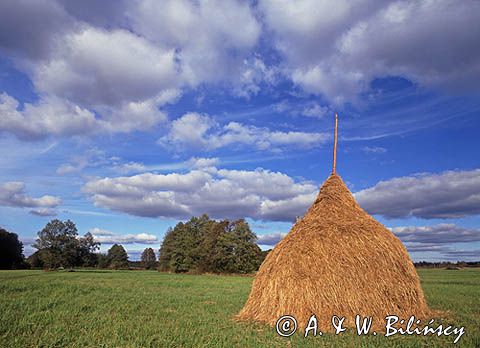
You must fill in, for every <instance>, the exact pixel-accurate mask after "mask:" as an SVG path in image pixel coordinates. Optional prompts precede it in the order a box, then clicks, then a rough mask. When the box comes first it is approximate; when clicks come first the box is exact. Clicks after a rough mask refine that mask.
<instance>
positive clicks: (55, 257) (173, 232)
mask: <svg viewBox="0 0 480 348" xmlns="http://www.w3.org/2000/svg"><path fill="white" fill-rule="evenodd" d="M256 239H257V237H256V235H255V233H253V232H252V231H251V230H250V227H249V225H248V223H247V222H245V220H237V221H229V220H222V221H215V220H212V219H210V218H209V217H208V216H207V215H203V216H201V217H198V218H197V217H193V218H191V219H190V220H189V221H188V222H185V223H183V222H180V223H178V224H177V225H176V226H175V227H174V228H170V229H169V230H168V231H167V234H166V235H165V238H164V240H163V242H162V244H161V247H160V250H159V260H158V261H157V258H156V255H155V251H154V250H153V249H152V248H146V249H145V250H144V251H143V253H142V255H141V261H140V262H134V261H130V260H129V259H128V254H127V252H126V250H125V248H124V247H123V246H122V245H120V244H114V245H113V246H112V247H111V248H110V249H109V250H108V251H107V253H106V254H105V253H100V252H98V250H99V249H100V243H99V242H97V241H96V240H95V238H94V236H93V235H92V234H91V233H90V232H88V233H86V234H85V235H84V236H82V237H81V236H79V234H78V230H77V227H76V225H75V223H74V222H72V221H71V220H66V221H61V220H58V219H54V220H52V221H50V222H48V223H47V224H46V225H45V227H44V228H43V229H42V230H40V231H39V232H38V233H37V239H36V241H35V243H34V244H33V245H32V246H33V247H34V248H36V249H37V250H36V251H35V252H34V253H33V254H32V255H30V256H29V257H28V258H25V257H24V255H23V244H22V242H21V241H20V240H19V239H18V235H17V234H15V233H11V232H8V231H6V230H5V229H3V228H0V269H18V268H30V267H32V268H42V269H59V268H64V269H65V268H70V269H72V268H75V267H96V268H111V269H128V268H139V267H140V268H145V269H158V270H160V271H168V272H214V273H251V272H254V271H256V270H257V269H258V267H259V266H260V264H261V263H262V261H263V259H264V257H265V255H266V253H265V252H262V251H261V250H260V248H259V247H258V246H257V244H256Z"/></svg>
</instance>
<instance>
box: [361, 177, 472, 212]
mask: <svg viewBox="0 0 480 348" xmlns="http://www.w3.org/2000/svg"><path fill="white" fill-rule="evenodd" d="M355 198H356V199H357V201H358V203H359V204H360V205H361V206H362V208H364V209H365V210H367V211H368V212H369V213H370V214H378V215H383V216H385V217H387V218H403V217H409V216H414V217H418V218H422V219H435V218H444V219H448V218H460V217H465V216H473V215H478V214H480V169H474V170H470V171H446V172H443V173H440V174H418V175H412V176H405V177H400V178H394V179H390V180H386V181H380V182H379V183H378V184H376V185H375V186H373V187H371V188H368V189H365V190H362V191H359V192H357V193H355Z"/></svg>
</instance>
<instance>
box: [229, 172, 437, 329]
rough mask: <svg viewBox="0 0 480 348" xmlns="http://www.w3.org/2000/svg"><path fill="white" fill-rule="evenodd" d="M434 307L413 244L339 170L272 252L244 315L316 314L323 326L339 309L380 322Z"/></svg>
mask: <svg viewBox="0 0 480 348" xmlns="http://www.w3.org/2000/svg"><path fill="white" fill-rule="evenodd" d="M428 313H429V310H428V307H427V305H426V302H425V299H424V295H423V291H422V289H421V287H420V281H419V278H418V275H417V273H416V271H415V268H414V266H413V263H412V261H411V260H410V257H409V255H408V253H407V250H406V249H405V247H404V246H403V244H402V243H401V242H400V240H399V239H398V238H397V237H395V236H394V235H393V233H392V232H391V231H389V230H388V229H387V228H385V227H384V226H383V225H382V224H380V223H379V222H378V221H376V220H375V219H374V218H373V217H371V216H370V215H368V214H367V213H366V212H365V211H364V210H363V209H362V208H361V207H360V206H359V205H358V204H357V202H356V201H355V199H354V197H353V195H352V193H351V192H350V190H349V189H348V187H347V185H346V184H345V183H344V181H343V180H342V178H341V177H340V176H339V175H338V174H337V173H335V172H334V173H332V174H331V175H330V176H329V177H328V178H327V180H326V181H325V182H324V183H323V185H322V186H321V188H320V192H319V193H318V196H317V198H316V200H315V202H314V203H313V204H312V206H311V207H310V208H309V209H308V211H307V212H306V214H305V216H304V217H303V218H302V219H300V220H298V221H297V222H296V223H295V225H294V226H293V227H292V229H291V231H290V232H289V233H288V234H287V236H286V237H285V238H284V239H283V240H282V241H281V242H280V243H278V244H277V245H276V246H275V248H274V249H273V250H272V251H271V252H270V253H269V254H268V256H267V258H266V259H265V261H264V262H263V264H262V265H261V267H260V269H259V271H258V273H257V275H256V277H255V280H254V283H253V286H252V291H251V294H250V296H249V298H248V300H247V303H246V304H245V306H244V308H243V309H242V311H241V312H240V313H239V314H238V316H237V318H238V319H241V320H254V321H259V322H264V323H268V324H270V325H274V324H275V322H276V320H278V318H279V317H281V316H282V315H286V314H289V315H293V316H294V317H296V318H297V320H298V321H299V325H300V324H302V325H303V324H306V322H307V320H308V318H309V317H310V316H311V315H312V314H316V315H317V318H318V320H319V325H322V324H323V325H329V324H330V322H329V320H330V318H331V317H332V316H333V315H340V316H346V317H349V318H351V320H353V318H354V317H355V315H356V314H360V315H363V316H372V317H374V320H375V319H376V321H377V322H378V323H380V322H381V321H382V320H384V318H385V316H386V315H398V316H399V317H410V316H411V315H415V316H416V317H417V318H424V317H426V316H427V315H428ZM319 316H321V317H319ZM346 324H347V325H349V326H350V325H352V326H353V322H352V321H347V323H346ZM379 328H381V327H379Z"/></svg>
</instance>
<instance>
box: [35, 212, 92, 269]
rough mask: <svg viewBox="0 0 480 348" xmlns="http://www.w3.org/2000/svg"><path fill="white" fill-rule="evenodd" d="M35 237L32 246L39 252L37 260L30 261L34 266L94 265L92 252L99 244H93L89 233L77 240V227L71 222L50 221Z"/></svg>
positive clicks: (52, 267)
mask: <svg viewBox="0 0 480 348" xmlns="http://www.w3.org/2000/svg"><path fill="white" fill-rule="evenodd" d="M37 235H38V238H37V240H36V243H35V244H34V245H33V246H34V247H35V248H37V249H38V252H39V253H38V255H37V256H36V258H37V257H38V260H36V258H34V259H33V260H32V262H34V263H35V264H42V266H43V267H44V268H50V269H54V268H58V267H75V266H91V265H94V263H95V260H96V257H95V255H94V252H95V250H97V249H98V247H99V245H100V243H97V242H95V240H94V239H93V236H92V234H91V233H90V232H89V233H87V234H86V235H85V236H84V237H83V238H78V230H77V227H76V226H75V224H74V223H73V222H72V221H70V220H66V221H60V220H58V219H55V220H52V221H50V222H49V223H47V225H46V226H45V227H44V228H43V229H42V230H41V231H39V232H38V234H37Z"/></svg>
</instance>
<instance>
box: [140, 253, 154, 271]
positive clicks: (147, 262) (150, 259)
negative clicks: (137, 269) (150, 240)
mask: <svg viewBox="0 0 480 348" xmlns="http://www.w3.org/2000/svg"><path fill="white" fill-rule="evenodd" d="M141 262H142V266H143V267H145V268H146V269H153V268H155V267H156V266H157V256H156V255H155V251H153V249H152V248H146V249H145V250H144V251H143V253H142V257H141Z"/></svg>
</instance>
